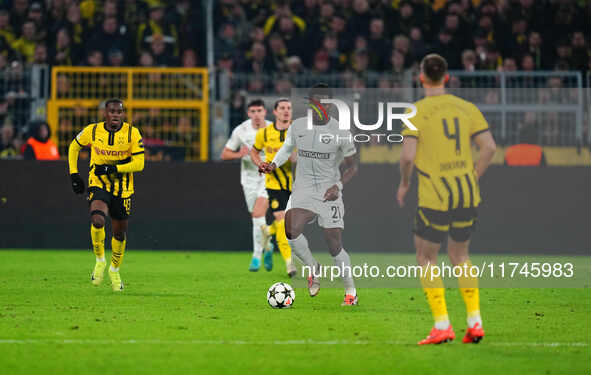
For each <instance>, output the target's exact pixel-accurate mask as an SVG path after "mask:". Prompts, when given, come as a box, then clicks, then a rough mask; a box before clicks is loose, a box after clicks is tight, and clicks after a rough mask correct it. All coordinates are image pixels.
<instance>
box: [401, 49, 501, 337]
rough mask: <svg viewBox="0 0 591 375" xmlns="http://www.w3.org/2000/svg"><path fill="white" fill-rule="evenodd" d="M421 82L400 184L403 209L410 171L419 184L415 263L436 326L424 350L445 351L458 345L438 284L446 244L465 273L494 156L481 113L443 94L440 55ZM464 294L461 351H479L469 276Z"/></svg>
mask: <svg viewBox="0 0 591 375" xmlns="http://www.w3.org/2000/svg"><path fill="white" fill-rule="evenodd" d="M419 79H420V81H421V83H422V85H423V87H424V88H425V96H426V97H425V98H424V99H422V100H420V101H418V102H416V103H415V105H416V107H417V115H416V116H414V117H412V118H411V119H410V120H411V122H412V123H413V125H415V127H416V128H417V129H418V130H417V131H414V130H410V129H404V130H403V131H402V134H403V136H404V141H403V146H402V153H401V157H400V174H401V181H400V185H399V187H398V193H397V200H398V203H399V204H400V205H401V206H403V205H404V197H405V195H406V193H407V192H408V189H409V187H410V177H411V174H412V169H413V163H414V165H415V166H416V169H417V173H418V179H419V188H418V191H419V202H418V208H417V214H416V218H415V225H414V229H413V232H414V233H415V236H414V242H415V246H416V250H417V261H418V263H419V265H420V266H421V267H422V268H423V272H422V274H421V284H422V286H423V289H424V291H425V294H426V296H427V300H428V302H429V306H430V308H431V312H432V313H433V318H434V319H435V326H434V327H433V329H432V330H431V333H430V334H429V336H427V338H426V339H424V340H421V341H420V342H419V345H424V344H440V343H442V342H448V341H451V340H453V339H454V338H455V333H454V331H453V328H452V326H451V324H450V321H449V316H448V314H447V306H446V303H445V295H444V289H443V280H442V279H441V277H433V275H432V274H431V272H432V267H433V266H434V265H435V264H436V263H437V253H438V251H439V248H440V247H441V243H442V242H443V240H444V239H445V237H446V236H448V234H449V236H448V239H447V254H448V255H449V259H450V261H451V262H452V263H453V265H454V266H460V267H462V268H463V269H466V268H464V267H467V268H468V269H469V268H470V267H471V266H472V264H471V263H470V259H469V257H468V245H469V243H470V236H471V234H472V231H474V228H475V224H476V220H477V207H478V205H479V204H480V200H481V199H480V189H479V186H478V179H479V178H480V177H481V176H482V175H483V174H484V171H485V170H486V169H487V168H488V166H489V164H490V162H491V160H492V158H493V156H494V153H495V149H496V145H495V141H494V139H493V137H492V134H491V132H490V131H489V127H488V124H487V122H486V120H485V119H484V116H483V115H482V113H481V112H480V111H479V110H478V108H477V107H476V106H475V105H474V104H472V103H470V102H467V101H465V100H463V99H460V98H458V97H456V96H454V95H451V94H446V92H445V83H446V82H447V81H448V80H449V75H448V74H447V62H446V61H445V59H444V58H443V57H441V56H440V55H437V54H429V55H427V56H425V58H424V59H423V61H422V62H421V73H420V76H419ZM472 141H473V142H474V143H476V145H477V146H478V147H479V149H480V157H479V158H478V161H477V162H476V168H474V164H473V161H472V148H471V142H472ZM458 284H459V287H460V293H461V294H462V297H463V299H464V302H465V304H466V310H467V315H468V319H467V320H468V329H467V330H466V336H465V337H464V339H463V342H464V343H471V342H474V343H478V342H479V341H480V340H481V339H482V338H483V337H484V330H483V329H482V319H481V317H480V301H479V292H478V279H477V278H472V277H470V276H469V273H468V274H463V275H462V277H459V278H458Z"/></svg>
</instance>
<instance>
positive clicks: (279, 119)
mask: <svg viewBox="0 0 591 375" xmlns="http://www.w3.org/2000/svg"><path fill="white" fill-rule="evenodd" d="M273 115H274V116H275V122H274V123H273V124H272V125H269V126H267V127H266V128H264V129H260V130H259V131H258V132H257V134H256V140H255V143H254V147H253V148H252V150H251V153H250V155H251V158H252V160H253V161H254V163H255V164H256V165H257V166H260V165H261V164H262V161H261V157H260V155H259V153H260V152H261V151H264V152H265V160H266V162H270V161H271V160H273V157H275V154H277V151H279V149H280V148H281V146H282V145H283V142H284V141H285V135H286V133H287V129H288V128H289V126H290V125H291V102H290V101H289V100H288V99H279V100H277V101H276V102H275V104H274V106H273ZM293 161H295V154H293V155H290V156H289V157H288V158H286V159H285V160H284V161H283V163H282V164H279V167H278V168H277V169H276V170H273V171H272V172H271V173H268V174H267V175H266V177H265V186H266V187H267V193H268V195H269V203H270V205H271V211H273V217H274V219H275V221H274V222H273V224H272V228H271V230H272V231H273V232H274V233H275V238H276V240H277V246H278V247H279V252H280V253H281V256H282V257H283V260H285V267H286V269H287V274H288V275H289V277H293V276H295V274H296V268H295V265H294V264H293V261H292V259H291V248H290V247H289V243H288V242H287V237H286V236H285V225H284V220H285V207H286V206H287V201H288V200H289V196H290V195H291V186H292V174H291V164H292V162H293Z"/></svg>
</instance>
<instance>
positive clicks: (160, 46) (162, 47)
mask: <svg viewBox="0 0 591 375" xmlns="http://www.w3.org/2000/svg"><path fill="white" fill-rule="evenodd" d="M150 52H151V53H152V57H153V58H154V65H156V66H174V65H178V62H177V59H176V58H175V57H174V56H173V55H171V54H169V53H167V52H166V43H165V42H164V37H163V36H162V35H160V34H155V35H153V37H152V42H151V43H150Z"/></svg>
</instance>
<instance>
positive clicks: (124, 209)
mask: <svg viewBox="0 0 591 375" xmlns="http://www.w3.org/2000/svg"><path fill="white" fill-rule="evenodd" d="M104 117H105V121H104V122H99V123H96V124H90V125H88V126H86V127H85V128H84V129H83V130H82V131H81V132H80V133H79V134H78V135H77V136H76V138H74V140H73V141H72V143H71V144H70V149H69V152H68V162H69V166H70V178H71V181H72V189H73V190H74V193H76V194H82V193H84V191H85V187H84V181H83V180H82V178H81V177H80V174H79V173H78V155H79V153H80V150H81V149H82V148H83V147H86V146H88V147H90V155H91V156H90V171H89V176H88V201H89V203H90V220H91V222H92V224H91V226H90V237H91V239H92V249H93V251H94V254H95V256H96V263H95V266H94V270H93V271H92V276H91V280H92V283H93V284H94V285H100V283H101V282H102V281H103V273H104V271H105V267H106V264H107V263H106V261H105V220H106V217H107V215H109V216H110V217H111V224H112V230H113V239H112V240H111V249H112V254H111V265H110V267H109V277H110V279H111V286H112V288H113V290H114V291H116V292H118V291H122V290H123V282H122V281H121V276H120V275H119V267H121V262H122V261H123V254H124V253H125V241H126V232H127V220H128V218H129V215H130V212H131V196H132V195H133V193H134V186H133V173H134V172H140V171H142V170H143V169H144V145H143V143H142V136H141V134H140V132H139V130H138V129H137V128H136V127H134V126H132V125H131V124H129V123H127V122H124V121H123V118H124V117H125V109H124V107H123V102H122V101H121V100H120V99H109V100H107V101H106V102H105V110H104Z"/></svg>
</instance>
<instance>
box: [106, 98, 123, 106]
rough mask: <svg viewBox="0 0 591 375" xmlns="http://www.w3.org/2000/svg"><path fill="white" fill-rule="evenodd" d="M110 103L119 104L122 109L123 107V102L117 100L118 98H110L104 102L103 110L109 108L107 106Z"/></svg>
mask: <svg viewBox="0 0 591 375" xmlns="http://www.w3.org/2000/svg"><path fill="white" fill-rule="evenodd" d="M111 103H118V104H121V106H122V107H125V105H124V104H123V100H121V99H118V98H111V99H107V100H106V101H105V108H107V107H108V106H109V104H111Z"/></svg>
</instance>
